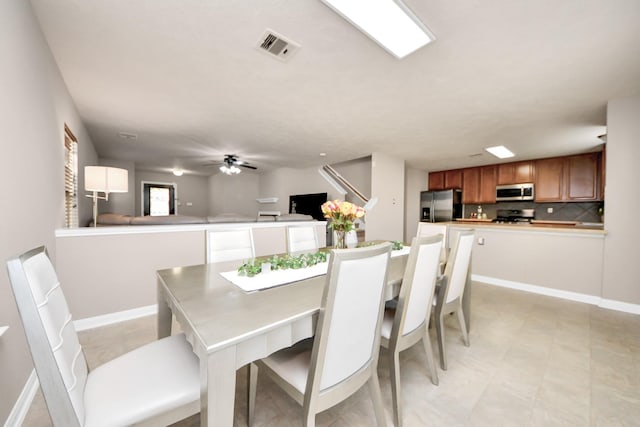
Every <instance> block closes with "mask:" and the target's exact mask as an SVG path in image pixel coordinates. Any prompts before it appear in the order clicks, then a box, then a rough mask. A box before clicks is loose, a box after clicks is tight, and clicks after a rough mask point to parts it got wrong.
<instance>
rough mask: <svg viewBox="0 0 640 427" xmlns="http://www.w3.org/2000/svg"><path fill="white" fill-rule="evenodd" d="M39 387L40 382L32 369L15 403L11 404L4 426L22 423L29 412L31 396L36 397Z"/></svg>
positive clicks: (10, 426)
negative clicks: (11, 407)
mask: <svg viewBox="0 0 640 427" xmlns="http://www.w3.org/2000/svg"><path fill="white" fill-rule="evenodd" d="M39 387H40V383H39V382H38V376H37V375H36V371H35V369H33V370H32V371H31V375H29V378H27V382H26V383H25V385H24V387H23V388H22V392H20V396H18V400H16V403H15V405H13V409H12V410H11V412H10V413H9V417H8V418H7V420H6V422H5V423H4V427H12V426H21V425H22V424H23V423H24V420H25V418H26V417H27V413H28V412H29V408H30V407H31V403H33V398H34V397H36V393H37V392H38V388H39Z"/></svg>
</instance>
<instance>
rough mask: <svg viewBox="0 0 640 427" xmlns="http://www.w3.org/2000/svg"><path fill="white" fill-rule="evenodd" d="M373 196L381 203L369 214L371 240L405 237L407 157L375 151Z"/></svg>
mask: <svg viewBox="0 0 640 427" xmlns="http://www.w3.org/2000/svg"><path fill="white" fill-rule="evenodd" d="M371 197H372V198H373V197H377V198H378V203H377V204H376V205H375V207H374V208H373V209H372V210H371V211H370V212H368V213H367V216H366V239H367V240H403V238H404V160H402V159H398V158H396V157H392V156H389V155H387V154H382V153H373V155H372V161H371Z"/></svg>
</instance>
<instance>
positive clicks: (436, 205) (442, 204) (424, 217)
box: [420, 190, 463, 222]
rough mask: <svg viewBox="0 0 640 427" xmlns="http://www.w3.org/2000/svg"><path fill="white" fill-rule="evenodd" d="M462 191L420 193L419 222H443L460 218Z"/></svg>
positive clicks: (461, 213)
mask: <svg viewBox="0 0 640 427" xmlns="http://www.w3.org/2000/svg"><path fill="white" fill-rule="evenodd" d="M462 215H463V212H462V190H442V191H422V192H421V193H420V221H421V222H445V221H454V220H455V219H456V218H462Z"/></svg>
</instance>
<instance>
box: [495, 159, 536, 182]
mask: <svg viewBox="0 0 640 427" xmlns="http://www.w3.org/2000/svg"><path fill="white" fill-rule="evenodd" d="M525 182H533V162H530V161H527V162H514V163H504V164H500V165H498V184H499V185H503V184H522V183H525Z"/></svg>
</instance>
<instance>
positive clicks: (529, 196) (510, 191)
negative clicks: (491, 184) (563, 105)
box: [496, 182, 534, 202]
mask: <svg viewBox="0 0 640 427" xmlns="http://www.w3.org/2000/svg"><path fill="white" fill-rule="evenodd" d="M533 196H534V193H533V183H531V182H529V183H526V184H511V185H498V186H497V187H496V201H497V202H504V201H515V200H533Z"/></svg>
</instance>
